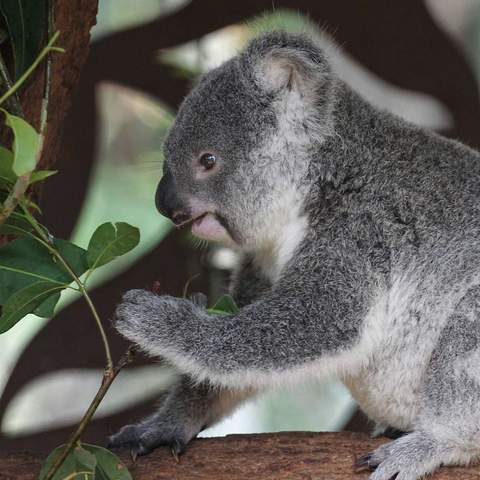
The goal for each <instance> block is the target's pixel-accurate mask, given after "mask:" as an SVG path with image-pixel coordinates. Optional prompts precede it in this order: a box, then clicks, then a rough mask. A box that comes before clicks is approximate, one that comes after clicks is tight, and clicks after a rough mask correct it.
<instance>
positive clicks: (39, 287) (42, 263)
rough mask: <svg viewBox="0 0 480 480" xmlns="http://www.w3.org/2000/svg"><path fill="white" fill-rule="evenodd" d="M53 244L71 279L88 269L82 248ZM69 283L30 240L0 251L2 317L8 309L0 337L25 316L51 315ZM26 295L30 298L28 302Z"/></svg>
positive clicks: (41, 247)
mask: <svg viewBox="0 0 480 480" xmlns="http://www.w3.org/2000/svg"><path fill="white" fill-rule="evenodd" d="M53 244H54V246H55V248H56V249H57V251H58V252H59V253H60V255H61V256H62V258H63V259H65V261H66V262H67V264H68V265H69V267H70V268H71V269H72V271H73V272H74V273H75V275H77V276H80V275H82V274H83V273H84V272H85V271H86V270H87V269H88V265H87V261H86V251H85V250H84V249H83V248H80V247H77V246H76V245H74V244H73V243H70V242H67V241H66V240H60V239H55V240H54V242H53ZM72 281H73V278H72V277H71V275H70V274H69V273H68V272H67V270H66V269H65V268H64V267H63V266H62V265H61V264H60V262H59V261H58V260H57V259H55V258H54V257H53V255H52V253H51V252H50V251H49V250H48V249H47V248H46V247H45V246H44V245H42V244H41V243H39V242H38V241H36V240H34V239H33V238H29V237H24V238H20V239H18V240H14V241H13V242H10V243H9V244H7V245H5V246H4V247H2V248H0V304H1V305H3V314H5V312H6V311H7V307H8V308H10V310H9V311H8V312H7V313H9V316H8V317H5V318H4V319H3V324H2V325H3V326H2V327H1V328H0V333H1V332H3V331H5V330H4V329H5V328H6V327H5V326H9V327H11V326H12V325H13V324H15V323H16V322H17V321H18V320H20V319H21V318H22V317H23V316H25V315H27V314H28V313H32V312H35V313H37V314H39V316H45V317H49V316H51V315H53V310H54V308H55V305H56V303H57V301H58V299H59V298H60V296H59V293H60V292H61V291H62V290H63V289H65V288H66V287H67V286H68V285H69V284H70V283H72ZM35 285H36V286H35ZM29 287H31V288H32V289H31V290H29ZM47 291H48V294H47V293H46V292H47ZM18 295H19V297H18ZM28 295H31V298H30V300H29V298H28ZM21 302H23V304H22V308H21V309H20V308H19V310H18V314H15V315H13V314H12V312H11V308H12V305H16V306H18V305H20V303H21ZM20 315H21V316H20ZM2 318H3V315H2Z"/></svg>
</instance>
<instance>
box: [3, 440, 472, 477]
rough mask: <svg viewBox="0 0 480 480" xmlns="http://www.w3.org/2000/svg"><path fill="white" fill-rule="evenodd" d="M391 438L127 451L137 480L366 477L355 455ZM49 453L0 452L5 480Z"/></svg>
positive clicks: (463, 471)
mask: <svg viewBox="0 0 480 480" xmlns="http://www.w3.org/2000/svg"><path fill="white" fill-rule="evenodd" d="M385 441H386V439H376V440H372V439H370V438H369V437H368V436H366V435H365V434H361V433H351V432H341V433H311V432H285V433H272V434H260V435H229V436H227V437H224V438H208V439H198V440H195V441H193V442H192V444H191V445H190V447H189V448H188V449H187V451H186V452H185V454H184V455H182V456H181V457H180V463H178V464H177V463H176V462H175V460H174V459H173V457H172V456H171V454H170V452H169V450H168V449H167V448H159V449H157V450H155V452H153V453H152V454H150V455H148V456H146V457H140V458H138V459H137V461H136V463H135V464H134V465H132V461H131V459H130V458H129V455H128V454H124V455H123V456H122V458H123V460H124V462H125V464H126V465H127V467H128V468H129V470H130V472H131V473H132V476H133V477H134V478H135V480H154V479H155V480H172V479H175V480H257V479H258V480H260V479H261V480H287V479H288V480H361V479H365V480H367V479H368V476H369V472H367V471H364V472H356V471H355V468H354V464H355V462H356V460H357V459H358V458H359V457H360V456H362V455H364V454H366V453H368V452H370V451H371V450H372V449H373V448H375V447H377V446H378V445H380V444H381V443H384V442H385ZM43 460H44V458H43V457H42V456H39V455H29V454H15V455H10V456H9V455H5V454H4V453H2V454H0V479H5V480H6V479H11V480H13V479H19V480H34V479H36V478H37V475H38V472H39V470H40V467H41V464H42V462H43ZM429 478H431V479H432V480H474V479H475V480H477V479H478V478H480V468H479V467H469V468H453V467H452V468H442V469H440V470H439V471H437V472H436V473H435V474H434V475H432V476H431V477H429Z"/></svg>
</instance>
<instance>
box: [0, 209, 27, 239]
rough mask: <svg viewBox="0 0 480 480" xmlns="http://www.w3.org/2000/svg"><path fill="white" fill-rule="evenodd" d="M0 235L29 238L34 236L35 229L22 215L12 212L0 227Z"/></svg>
mask: <svg viewBox="0 0 480 480" xmlns="http://www.w3.org/2000/svg"><path fill="white" fill-rule="evenodd" d="M0 234H2V235H15V236H17V237H23V236H25V235H26V236H31V235H34V234H35V229H34V228H33V227H32V225H31V224H30V222H29V221H28V220H27V219H26V218H25V217H24V216H23V215H22V214H20V213H18V212H13V213H12V214H11V215H10V216H9V217H8V218H7V220H6V221H5V223H4V224H2V225H0Z"/></svg>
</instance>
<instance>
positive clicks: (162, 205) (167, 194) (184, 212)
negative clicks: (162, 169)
mask: <svg viewBox="0 0 480 480" xmlns="http://www.w3.org/2000/svg"><path fill="white" fill-rule="evenodd" d="M155 205H156V207H157V210H158V211H159V212H160V213H161V214H162V215H164V216H165V217H168V218H169V219H170V220H172V222H173V223H175V224H176V225H180V224H181V223H184V222H186V221H187V220H189V219H190V214H189V212H188V209H187V207H186V206H185V204H184V203H183V202H182V201H181V199H180V198H179V197H178V195H177V189H176V186H175V182H174V181H173V177H172V174H171V173H169V172H167V173H165V175H164V176H163V177H162V179H161V180H160V183H159V184H158V187H157V192H156V194H155Z"/></svg>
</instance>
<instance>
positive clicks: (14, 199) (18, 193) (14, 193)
mask: <svg viewBox="0 0 480 480" xmlns="http://www.w3.org/2000/svg"><path fill="white" fill-rule="evenodd" d="M59 34H60V32H56V33H55V34H54V35H53V36H52V37H51V38H50V41H49V42H48V44H47V46H46V47H45V48H44V49H43V50H42V52H41V53H40V55H39V56H38V57H37V58H36V60H35V61H34V62H33V63H32V65H31V66H30V68H29V69H28V70H27V71H26V72H25V73H24V74H23V75H22V76H21V77H20V78H19V79H18V80H17V82H15V85H13V86H11V87H10V88H9V90H8V91H7V92H6V93H5V94H4V95H3V96H2V97H1V98H0V104H1V103H2V102H3V101H5V100H6V99H7V98H8V97H9V96H10V95H11V94H12V93H14V92H15V90H16V89H18V88H19V87H20V86H21V85H22V83H23V82H24V81H25V80H26V78H27V77H28V76H29V75H30V74H31V73H32V72H33V70H34V69H35V68H36V67H37V65H38V64H39V63H40V62H41V61H42V59H43V58H44V57H45V55H47V54H48V53H49V52H51V51H52V50H53V49H54V47H52V45H53V44H54V43H55V41H56V39H57V38H58V35H59ZM51 62H52V60H51V56H50V55H48V56H47V65H46V68H45V83H44V90H43V99H42V109H41V112H40V131H39V143H38V148H37V152H36V159H35V160H36V162H35V164H36V165H37V164H38V162H39V161H40V159H41V156H42V153H43V143H44V140H45V135H46V130H47V117H48V103H49V99H50V89H51V71H52V67H51ZM30 177H31V172H27V173H26V174H24V175H21V176H20V177H18V179H17V181H16V182H15V185H14V186H13V188H12V190H11V192H10V193H9V195H8V197H7V198H6V199H5V202H4V203H3V206H2V209H1V211H0V226H2V225H3V224H4V223H5V221H6V220H7V218H8V217H9V216H10V215H11V214H12V212H13V211H14V210H15V208H16V207H17V205H18V202H19V201H20V199H21V198H22V197H23V195H25V192H26V191H27V189H28V186H29V185H30Z"/></svg>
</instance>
